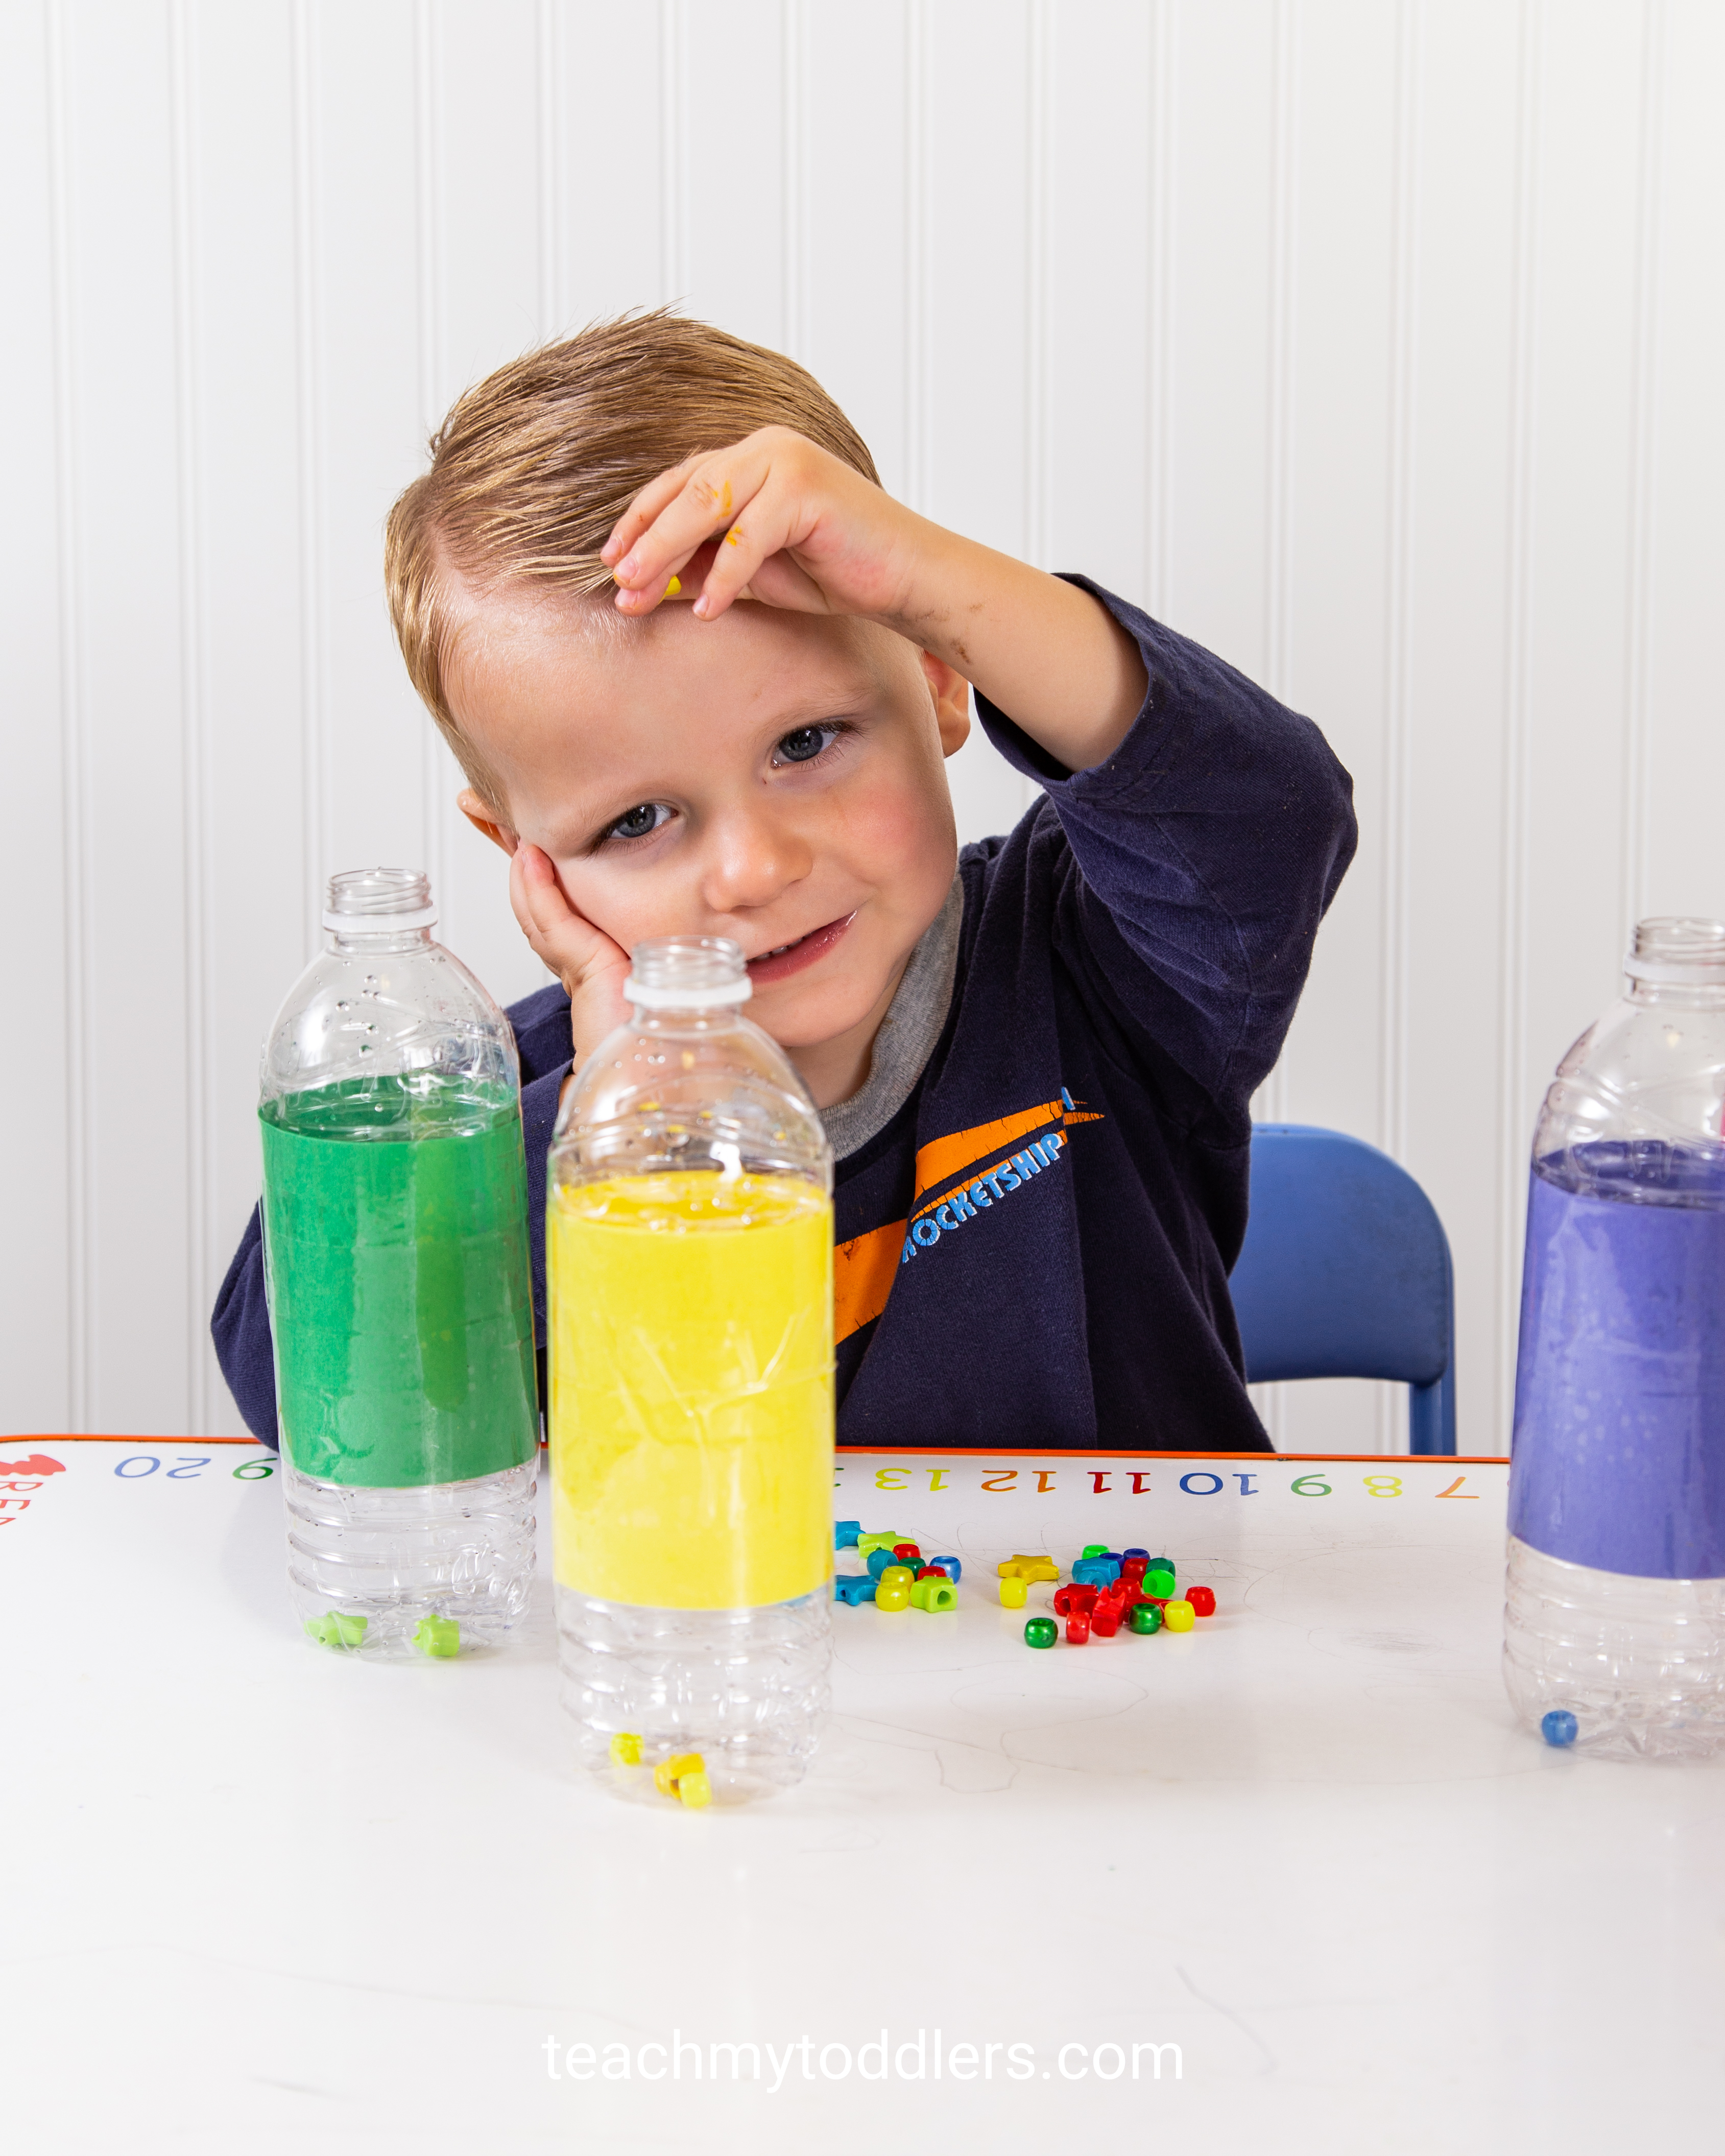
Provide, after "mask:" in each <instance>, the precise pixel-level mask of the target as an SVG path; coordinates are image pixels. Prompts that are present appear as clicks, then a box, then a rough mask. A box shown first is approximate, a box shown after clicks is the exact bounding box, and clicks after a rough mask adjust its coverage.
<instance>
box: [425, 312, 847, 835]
mask: <svg viewBox="0 0 1725 2156" xmlns="http://www.w3.org/2000/svg"><path fill="white" fill-rule="evenodd" d="M758 427H790V428H793V429H795V430H796V431H797V433H798V434H806V435H807V436H808V437H809V439H810V440H811V441H813V442H816V443H819V445H820V447H821V448H822V449H829V450H830V451H831V452H832V454H834V456H836V457H841V458H843V459H844V460H845V463H846V464H848V465H851V466H853V467H854V468H855V470H857V471H860V473H861V474H862V475H863V476H864V477H865V479H868V480H872V481H873V482H874V483H875V485H877V486H878V485H880V475H879V474H878V473H877V472H876V471H875V461H874V459H873V458H872V457H871V456H870V454H869V452H868V448H867V445H866V444H865V443H864V441H863V439H862V437H861V436H860V434H858V433H857V431H856V429H855V428H854V427H853V426H852V425H851V423H850V421H849V420H848V419H847V418H845V414H844V413H842V412H841V411H840V410H839V408H838V406H837V405H836V404H835V403H834V402H833V400H832V398H830V397H829V396H828V395H827V393H826V392H825V390H824V389H823V388H821V386H820V384H819V382H817V381H816V380H815V379H814V376H813V375H812V374H810V373H809V372H807V370H806V369H805V368H803V367H798V365H797V363H796V362H795V361H794V360H790V359H786V358H785V357H783V354H782V353H779V352H769V351H768V350H767V349H766V347H765V346H762V345H757V344H746V343H745V342H744V341H742V338H741V337H734V336H726V333H725V332H724V331H722V330H716V329H712V328H711V327H709V326H708V325H707V324H706V323H705V322H695V321H688V320H686V319H685V317H683V316H679V315H674V314H671V313H670V312H669V311H667V310H665V309H664V308H659V309H656V310H655V311H652V312H651V313H645V314H632V315H624V316H619V317H618V319H617V320H616V321H608V322H596V323H594V324H593V326H591V327H590V328H588V329H584V330H583V331H580V332H579V334H578V335H577V336H572V337H568V338H566V339H565V340H564V341H562V343H561V344H550V345H544V346H541V348H540V349H539V350H538V351H537V352H529V353H527V354H526V357H524V358H521V359H518V360H516V361H514V362H512V363H511V365H510V366H508V367H499V368H498V370H497V372H495V374H491V375H488V376H487V377H485V380H484V381H483V382H480V383H478V384H477V385H476V386H475V388H472V389H470V390H468V391H467V392H466V393H465V394H464V395H463V396H461V397H459V398H457V399H456V401H455V403H454V405H452V406H451V408H450V409H449V415H448V417H447V418H445V419H444V423H443V424H442V426H440V427H439V429H438V430H437V432H436V433H435V434H434V435H433V436H432V438H431V469H430V470H429V471H428V472H426V473H424V475H422V476H421V477H420V478H418V479H416V480H414V481H413V485H411V486H410V487H408V490H406V492H405V493H404V494H403V495H402V496H401V498H400V499H399V500H398V501H397V503H396V505H395V506H394V507H393V509H392V510H391V511H390V512H389V521H388V526H386V529H385V535H384V542H383V562H384V575H385V578H386V580H387V583H388V591H389V613H390V619H392V621H393V623H394V624H395V634H396V637H397V639H398V642H399V643H400V645H401V650H402V656H403V659H405V660H406V661H407V665H408V674H409V675H411V676H412V677H413V686H414V687H415V688H416V689H417V690H418V691H419V694H420V695H421V696H423V697H424V700H425V702H426V705H427V706H428V708H429V711H430V712H431V716H433V718H434V719H435V720H436V721H437V723H438V726H439V729H440V730H441V731H442V733H443V736H444V739H445V740H446V741H447V742H449V746H450V747H451V748H452V749H453V750H454V752H455V755H456V757H457V758H458V760H459V762H460V764H461V767H462V769H463V770H464V771H465V773H467V776H468V778H469V779H470V781H471V783H472V784H473V785H474V787H475V788H476V789H477V791H478V792H480V793H481V794H483V795H484V796H485V798H486V799H487V800H488V801H489V802H490V803H491V804H492V805H493V806H494V807H501V805H502V803H501V799H500V798H499V789H498V788H497V785H496V783H495V779H494V778H493V777H492V775H491V773H490V772H489V771H488V770H487V769H486V768H485V764H484V762H483V760H482V759H481V758H480V756H479V755H478V753H477V752H476V751H475V747H474V746H473V744H472V743H471V742H469V741H468V740H467V739H466V737H465V736H464V734H463V733H462V731H461V728H460V726H459V723H458V721H457V720H456V718H455V716H454V713H453V712H452V711H451V710H450V708H449V699H448V697H447V696H446V694H445V692H444V669H445V665H446V663H447V660H448V658H449V649H450V644H451V638H452V631H453V629H454V626H455V622H456V613H455V608H454V605H453V603H452V593H451V584H452V582H454V581H455V580H459V583H461V585H463V586H464V587H465V588H466V589H467V590H468V591H469V592H472V591H475V590H477V591H478V592H480V593H488V592H495V591H496V590H497V589H499V588H501V587H502V586H504V585H506V584H511V583H526V582H534V583H543V584H547V585H550V586H552V587H554V588H559V589H562V590H564V591H568V592H575V593H588V592H597V591H599V590H601V589H602V588H603V587H604V586H606V585H608V583H610V581H611V572H610V571H609V570H608V568H607V567H605V565H604V563H603V562H601V561H600V559H599V548H600V547H602V546H603V544H604V543H605V540H606V537H607V536H608V534H609V532H610V530H611V527H612V526H613V525H614V523H615V522H616V521H617V520H618V518H619V516H622V514H623V512H624V510H625V509H626V508H627V507H628V506H629V503H630V501H631V500H633V499H634V496H635V495H637V494H639V491H640V490H641V489H642V488H643V487H644V486H645V485H647V484H648V482H649V480H655V479H656V478H657V477H658V476H659V475H660V472H662V471H665V470H668V469H669V468H670V466H671V465H677V464H680V463H681V462H682V461H683V459H685V457H690V456H693V455H696V454H698V453H699V452H701V451H702V450H708V449H723V448H725V447H726V444H729V443H732V442H737V441H741V440H742V438H743V436H744V435H746V434H753V433H754V431H755V430H756V429H757V428H758Z"/></svg>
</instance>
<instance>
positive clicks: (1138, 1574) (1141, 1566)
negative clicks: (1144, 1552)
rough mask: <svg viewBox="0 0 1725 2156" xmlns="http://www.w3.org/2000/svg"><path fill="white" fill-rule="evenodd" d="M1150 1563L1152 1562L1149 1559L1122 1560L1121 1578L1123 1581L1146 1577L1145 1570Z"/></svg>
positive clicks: (1131, 1558)
mask: <svg viewBox="0 0 1725 2156" xmlns="http://www.w3.org/2000/svg"><path fill="white" fill-rule="evenodd" d="M1149 1562H1150V1560H1149V1558H1147V1557H1123V1558H1122V1559H1121V1560H1120V1576H1121V1578H1122V1579H1142V1578H1143V1577H1144V1571H1145V1568H1146V1567H1147V1565H1148V1563H1149Z"/></svg>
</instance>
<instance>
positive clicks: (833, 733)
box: [775, 726, 839, 763]
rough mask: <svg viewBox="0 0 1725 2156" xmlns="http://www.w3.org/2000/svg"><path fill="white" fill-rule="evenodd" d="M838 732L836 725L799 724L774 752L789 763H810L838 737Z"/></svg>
mask: <svg viewBox="0 0 1725 2156" xmlns="http://www.w3.org/2000/svg"><path fill="white" fill-rule="evenodd" d="M838 731H839V729H838V728H837V727H836V726H798V728H797V730H796V731H795V732H794V733H788V734H786V735H785V736H784V737H783V739H782V740H781V741H780V742H779V744H778V749H777V750H776V751H775V754H777V755H779V756H782V757H783V758H784V760H785V762H787V763H810V762H813V761H814V758H815V757H818V756H819V754H820V752H821V751H822V750H823V749H824V747H826V746H827V744H828V742H831V741H833V740H834V739H836V737H837V736H838Z"/></svg>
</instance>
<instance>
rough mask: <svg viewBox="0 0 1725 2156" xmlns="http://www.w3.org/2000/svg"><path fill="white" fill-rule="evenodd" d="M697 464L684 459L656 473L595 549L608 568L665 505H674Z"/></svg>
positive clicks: (696, 460) (692, 458) (697, 460)
mask: <svg viewBox="0 0 1725 2156" xmlns="http://www.w3.org/2000/svg"><path fill="white" fill-rule="evenodd" d="M700 462H701V459H700V458H698V457H685V458H684V459H683V461H682V463H681V464H680V465H672V466H671V468H670V470H669V471H663V472H660V475H659V476H658V478H657V479H655V480H650V481H649V483H648V485H645V486H644V487H643V488H642V489H641V490H640V492H639V494H638V495H636V496H635V498H634V500H633V501H632V502H630V504H629V507H628V508H627V509H625V510H624V512H623V514H622V516H619V518H618V520H617V521H616V522H615V523H614V525H613V526H611V536H610V537H609V538H608V539H607V540H606V542H605V543H604V545H603V547H600V549H599V559H600V560H601V561H602V562H605V563H606V564H607V565H609V564H612V563H614V562H619V561H620V560H621V559H622V558H623V557H624V554H625V553H626V552H628V551H629V548H630V547H632V546H633V545H634V542H635V541H636V540H637V539H639V537H640V536H641V534H642V533H643V532H644V531H645V530H646V529H647V526H649V524H650V523H651V522H652V521H653V520H654V518H655V516H658V514H659V512H660V510H661V509H663V508H664V506H665V504H666V502H668V501H674V500H675V499H676V497H677V495H679V494H680V493H681V492H682V490H683V486H684V484H685V481H686V480H687V479H688V477H689V475H690V473H691V471H692V470H694V468H695V466H696V465H697V464H698V463H700Z"/></svg>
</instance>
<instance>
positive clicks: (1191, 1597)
mask: <svg viewBox="0 0 1725 2156" xmlns="http://www.w3.org/2000/svg"><path fill="white" fill-rule="evenodd" d="M1186 1599H1187V1600H1188V1601H1189V1603H1190V1604H1192V1614H1193V1615H1194V1617H1214V1615H1215V1614H1216V1594H1215V1589H1214V1588H1210V1587H1189V1588H1188V1589H1186Z"/></svg>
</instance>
